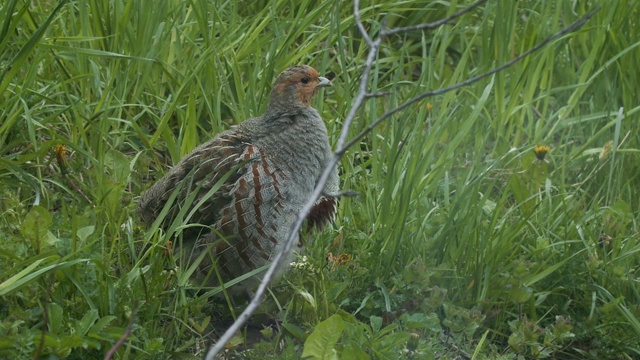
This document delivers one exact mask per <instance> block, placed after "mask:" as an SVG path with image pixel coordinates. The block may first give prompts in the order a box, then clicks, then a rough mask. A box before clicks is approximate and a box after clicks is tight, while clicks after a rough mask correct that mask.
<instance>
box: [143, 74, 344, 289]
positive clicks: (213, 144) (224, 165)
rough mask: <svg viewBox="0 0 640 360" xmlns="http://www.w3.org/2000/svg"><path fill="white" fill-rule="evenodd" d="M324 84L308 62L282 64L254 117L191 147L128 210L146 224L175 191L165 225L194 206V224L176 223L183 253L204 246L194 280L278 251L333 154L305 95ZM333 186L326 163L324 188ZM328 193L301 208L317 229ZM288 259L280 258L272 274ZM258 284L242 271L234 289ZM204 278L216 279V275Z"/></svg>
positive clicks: (227, 273)
mask: <svg viewBox="0 0 640 360" xmlns="http://www.w3.org/2000/svg"><path fill="white" fill-rule="evenodd" d="M330 85H331V82H330V81H329V80H327V79H326V78H324V77H321V76H319V74H318V72H317V71H316V70H315V69H313V68H312V67H310V66H295V67H292V68H290V69H287V70H285V71H284V72H282V73H281V74H280V75H279V76H278V78H277V79H276V81H275V84H274V86H273V88H272V90H271V95H270V99H269V104H268V106H267V109H266V112H265V113H264V115H263V116H261V117H256V118H250V119H247V120H245V121H244V122H242V123H241V124H239V125H236V126H234V127H232V128H231V129H229V130H227V131H224V132H222V133H220V134H218V135H217V136H216V137H214V138H213V139H212V140H209V141H208V142H206V143H204V144H202V145H200V146H198V147H197V148H195V149H194V150H193V151H192V152H191V153H190V154H188V155H186V156H185V157H184V158H183V159H182V160H180V162H178V164H177V165H175V166H174V167H173V168H172V169H170V170H169V171H168V172H167V174H166V175H165V176H164V177H163V178H162V179H160V180H159V181H158V182H156V183H155V184H154V185H153V186H152V187H151V188H150V189H149V190H148V191H147V192H146V193H145V194H144V195H143V196H142V197H141V199H140V201H139V203H138V208H137V212H138V214H139V216H140V218H141V219H142V221H143V222H144V223H145V224H146V225H147V226H149V225H150V224H152V223H153V222H154V221H155V220H156V219H157V218H158V216H159V215H160V213H161V212H162V210H163V208H164V207H165V205H166V204H167V202H168V201H169V200H170V198H172V194H173V193H174V191H176V192H177V195H174V201H173V203H172V205H170V209H169V210H168V213H167V215H166V216H165V218H164V219H163V220H162V222H161V227H163V228H164V229H165V230H166V229H167V228H168V227H169V226H170V225H171V223H172V222H173V220H174V219H175V217H176V216H177V215H178V213H179V212H180V211H181V209H182V210H183V211H182V213H183V214H190V213H192V214H193V215H192V216H191V218H190V219H189V221H188V223H189V224H200V225H202V226H192V227H187V228H186V229H185V231H184V241H183V247H182V248H181V249H180V250H181V251H182V253H183V258H189V257H190V258H191V259H195V258H197V257H198V256H200V255H201V254H202V252H203V251H206V252H207V254H206V255H204V256H203V260H202V262H201V263H200V264H199V266H198V268H197V271H196V273H197V276H196V278H197V279H204V278H205V277H206V278H208V279H217V276H216V275H215V273H209V272H210V270H211V269H212V266H213V265H215V266H217V267H218V269H219V270H220V274H221V276H222V279H223V280H224V281H228V280H230V279H233V278H236V277H238V276H240V275H242V274H245V273H247V272H249V271H252V270H254V269H257V268H259V267H261V266H263V265H265V264H267V263H269V262H270V261H271V260H272V259H273V257H275V255H276V254H277V252H278V251H280V250H281V248H282V247H283V245H284V242H285V240H286V238H287V237H288V235H289V232H290V231H291V229H292V227H293V224H294V222H295V219H296V216H297V213H298V212H299V211H300V210H301V208H302V206H303V205H304V203H305V202H306V201H308V199H309V197H310V195H311V193H312V191H313V189H314V187H315V186H316V184H317V182H318V179H319V177H320V175H321V173H322V171H323V170H324V168H325V166H326V164H327V163H328V161H329V159H330V158H331V156H332V152H331V147H330V145H329V140H328V136H327V128H326V126H325V124H324V122H323V121H322V118H321V117H320V115H319V114H318V111H317V110H316V109H314V108H312V107H311V104H310V102H311V98H312V97H313V95H314V94H315V93H316V91H317V90H318V89H319V88H320V87H324V86H330ZM338 189H339V179H338V174H337V172H336V171H335V170H334V172H333V174H332V176H331V177H330V178H329V181H328V183H327V185H326V186H325V189H324V193H325V194H331V193H335V192H337V191H338ZM336 202H337V199H336V198H335V197H333V196H322V197H321V198H320V199H319V200H318V201H317V202H316V204H315V206H314V208H313V210H312V211H311V213H310V214H309V216H308V217H307V228H308V229H310V228H313V227H315V228H318V229H321V228H322V227H324V226H325V225H327V224H329V223H330V222H332V221H333V219H334V217H335V212H336V205H337V203H336ZM199 203H201V204H200V205H199V207H198V208H197V209H195V207H196V205H198V204H199ZM184 207H187V209H183V208H184ZM184 210H186V212H185V211H184ZM194 229H197V231H196V230H194ZM296 240H297V239H296ZM296 243H298V246H300V244H299V241H296ZM291 260H292V257H291V256H290V257H289V258H288V259H285V261H284V262H283V265H281V266H280V267H279V268H278V272H277V275H278V276H279V275H281V274H282V273H283V272H284V270H285V269H286V265H284V264H289V263H290V261H291ZM257 283H258V281H257V279H256V278H254V279H253V280H247V281H245V282H243V284H242V285H241V286H240V288H244V289H251V288H253V287H255V286H256V285H257ZM206 284H208V285H211V286H213V285H218V284H217V281H216V280H208V281H207V282H206Z"/></svg>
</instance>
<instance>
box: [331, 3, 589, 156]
mask: <svg viewBox="0 0 640 360" xmlns="http://www.w3.org/2000/svg"><path fill="white" fill-rule="evenodd" d="M599 10H600V6H598V7H596V8H595V9H593V10H591V11H589V12H588V13H587V14H586V15H584V16H583V17H581V18H580V19H578V21H576V22H574V23H573V24H571V25H569V26H567V27H566V28H564V29H562V30H561V31H559V32H557V33H555V34H553V35H551V36H549V37H548V38H546V39H544V40H543V41H542V42H541V43H539V44H537V45H536V46H534V47H532V48H531V49H529V50H527V51H525V52H524V53H522V54H520V55H519V56H516V57H515V58H513V59H511V60H510V61H508V62H506V63H504V64H503V65H501V66H498V67H496V68H493V69H491V70H489V71H487V72H485V73H482V74H480V75H477V76H474V77H472V78H469V79H467V80H465V81H462V82H459V83H457V84H455V85H452V86H449V87H445V88H442V89H438V90H433V91H427V92H424V93H422V94H420V95H418V96H416V97H413V98H411V99H410V100H408V101H407V102H405V103H404V104H402V105H400V106H398V107H395V108H393V109H391V110H389V111H387V112H386V113H384V114H382V116H380V117H379V118H377V119H376V120H375V121H374V122H372V123H371V124H369V126H367V127H366V128H365V129H364V130H362V131H361V132H360V133H359V134H358V135H356V136H355V137H354V138H353V139H351V141H349V142H348V143H347V144H346V145H345V146H344V148H338V149H337V150H336V152H337V153H341V154H343V153H344V152H345V151H346V150H347V149H348V148H350V147H351V146H353V145H354V144H355V143H357V142H358V141H359V140H361V139H362V138H363V137H364V136H365V135H367V134H368V133H369V132H371V130H373V129H374V128H375V127H376V126H378V124H380V123H381V122H382V121H384V120H385V119H387V118H388V117H390V116H391V115H393V114H395V113H397V112H399V111H401V110H404V109H406V108H407V107H409V106H411V105H412V104H415V103H416V102H418V101H420V100H422V99H424V98H426V97H429V96H436V95H441V94H444V93H448V92H449V91H453V90H457V89H460V88H462V87H465V86H467V85H470V84H473V83H475V82H477V81H480V80H482V79H484V78H486V77H488V76H491V75H493V74H495V73H498V72H500V71H502V70H504V69H506V68H508V67H511V66H513V65H514V64H516V63H518V62H519V61H520V60H522V59H524V58H525V57H527V56H529V55H531V54H532V53H534V52H536V51H538V50H540V49H541V48H543V47H544V46H546V45H547V44H549V43H550V42H552V41H553V40H555V39H557V38H560V37H562V36H564V35H566V34H569V33H571V32H574V31H576V30H577V29H578V28H580V27H581V26H582V25H584V24H585V23H586V22H587V21H588V20H589V19H590V18H591V17H593V15H595V14H596V13H597V12H598V11H599Z"/></svg>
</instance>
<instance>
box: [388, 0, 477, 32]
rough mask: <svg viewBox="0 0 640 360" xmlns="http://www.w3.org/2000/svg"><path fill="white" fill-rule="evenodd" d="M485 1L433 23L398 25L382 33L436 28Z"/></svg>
mask: <svg viewBox="0 0 640 360" xmlns="http://www.w3.org/2000/svg"><path fill="white" fill-rule="evenodd" d="M485 2H487V0H478V1H476V2H475V3H473V4H471V5H469V6H467V7H466V8H464V9H462V10H460V11H458V12H456V13H453V14H451V15H449V16H447V17H446V18H443V19H440V20H438V21H434V22H432V23H426V24H418V25H413V26H405V27H398V28H393V29H389V30H383V31H382V32H381V34H380V35H381V36H383V37H384V36H389V35H394V34H398V33H404V32H409V31H417V30H428V29H436V28H439V27H440V26H442V25H446V24H449V23H451V20H453V19H457V18H459V17H460V16H462V15H464V14H466V13H468V12H470V11H471V10H473V9H475V8H477V7H478V6H480V5H482V4H484V3H485Z"/></svg>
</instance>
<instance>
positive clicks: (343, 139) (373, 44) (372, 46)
mask: <svg viewBox="0 0 640 360" xmlns="http://www.w3.org/2000/svg"><path fill="white" fill-rule="evenodd" d="M485 1H486V0H479V1H477V2H475V3H473V4H472V5H470V6H469V7H467V8H465V9H463V10H461V11H458V12H456V13H454V14H452V15H451V16H449V17H447V18H445V19H442V20H439V21H437V22H434V23H430V24H421V25H416V26H409V27H404V28H395V29H391V30H384V29H383V30H382V31H381V32H380V33H379V35H378V36H377V37H376V38H375V39H371V37H370V36H369V34H368V33H367V31H366V29H365V27H364V25H363V24H362V21H361V19H360V1H359V0H354V11H353V13H354V18H355V21H356V23H357V25H358V29H360V32H361V34H362V37H363V38H364V39H365V41H366V42H367V44H368V45H369V53H368V55H367V59H366V61H365V65H364V68H363V70H362V77H361V80H360V86H359V87H358V93H357V94H356V97H355V99H354V101H353V104H352V105H351V109H350V110H349V113H348V114H347V117H346V118H345V121H344V124H343V126H342V131H341V132H340V137H339V138H338V143H337V145H336V151H335V153H334V156H333V157H332V158H331V159H330V161H329V163H328V164H327V166H326V167H325V169H324V172H323V173H322V175H321V177H320V179H318V183H317V185H316V187H315V189H314V191H313V194H312V195H311V196H310V197H309V200H308V201H307V203H306V204H305V206H304V207H303V208H302V210H300V212H299V213H298V215H297V217H296V222H295V224H294V225H293V227H292V229H291V232H290V233H289V237H288V238H287V240H286V243H285V245H284V247H283V248H282V250H281V251H280V252H279V253H278V254H277V255H276V257H275V258H274V260H273V263H272V264H271V266H270V267H269V269H268V270H267V271H266V273H265V274H264V277H263V280H262V282H261V283H260V286H259V287H258V289H257V290H256V293H255V296H254V298H253V299H252V300H251V302H250V303H249V305H248V306H247V308H246V309H245V310H244V311H243V312H242V313H241V314H240V315H239V316H238V318H237V319H236V321H235V322H234V323H233V324H232V325H231V326H230V327H229V328H228V329H227V331H226V332H225V333H224V334H223V335H222V337H220V339H219V340H218V342H217V343H216V344H215V345H214V346H213V347H211V348H210V349H209V351H208V352H207V355H206V357H205V359H206V360H213V359H214V357H215V356H216V355H217V354H218V353H219V352H220V351H222V349H223V348H224V345H225V344H226V343H227V342H228V341H229V340H230V339H231V338H232V337H233V335H234V334H235V333H236V332H237V331H238V330H240V328H241V327H242V326H243V325H244V323H245V322H246V321H247V320H248V319H249V316H251V314H253V312H254V311H255V310H256V309H257V308H258V306H259V305H260V302H261V299H262V297H263V296H264V293H265V291H266V288H267V286H268V285H269V283H270V282H271V280H272V278H273V274H274V273H275V270H276V268H277V267H278V264H279V263H280V262H281V261H282V259H283V258H284V257H285V255H287V254H289V252H290V251H291V247H292V246H293V243H294V242H295V239H296V235H297V234H298V232H299V231H300V229H301V227H302V224H303V223H304V220H305V218H306V217H307V215H308V214H309V212H310V211H311V209H312V208H313V206H314V204H315V202H316V200H317V199H318V198H319V197H320V196H321V195H322V194H323V189H324V187H325V185H326V183H327V180H328V179H329V176H330V175H331V173H332V172H333V171H334V169H335V166H337V164H338V161H340V159H341V158H342V156H343V155H344V153H345V152H346V150H347V149H349V148H350V147H351V146H353V145H354V144H355V143H357V142H358V141H359V140H360V139H362V138H363V137H364V136H365V135H366V134H368V133H369V132H371V130H373V128H375V127H376V126H377V125H378V124H380V123H381V122H382V121H384V120H385V119H387V118H388V117H390V116H391V115H393V114H395V113H397V112H399V111H401V110H403V109H405V108H407V107H408V106H410V105H412V104H414V103H416V102H418V101H420V100H421V99H424V98H426V97H429V96H434V95H439V94H444V93H446V92H449V91H453V90H456V89H459V88H461V87H463V86H467V85H469V84H472V83H475V82H477V81H479V80H481V79H483V78H485V77H487V76H491V75H493V74H495V73H497V72H499V71H502V70H504V69H506V68H508V67H510V66H512V65H513V64H515V63H517V62H518V61H520V60H522V59H523V58H525V57H526V56H528V55H531V54H532V53H534V52H536V51H538V50H540V49H541V48H542V47H544V46H545V45H547V44H548V43H550V42H551V41H553V40H555V39H557V38H559V37H561V36H563V35H566V34H568V33H571V32H573V31H575V30H577V29H578V28H580V27H581V26H582V25H584V24H585V23H586V22H587V21H588V20H589V19H590V18H591V17H592V16H593V15H594V14H595V13H596V12H597V11H598V10H599V9H600V8H599V7H598V8H596V9H594V10H592V11H590V12H589V13H587V14H586V15H585V16H583V17H582V18H580V19H579V20H578V21H576V22H575V23H573V24H571V25H569V26H568V27H566V28H564V29H562V30H561V31H559V32H557V33H555V34H553V35H551V36H549V37H548V38H546V39H545V40H543V41H542V42H541V43H539V44H538V45H536V46H534V47H532V48H531V49H529V50H527V51H525V52H524V53H522V54H521V55H519V56H517V57H515V58H514V59H512V60H511V61H509V62H507V63H505V64H503V65H501V66H498V67H496V68H494V69H492V70H489V71H487V72H486V73H483V74H480V75H478V76H475V77H473V78H470V79H468V80H465V81H463V82H460V83H458V84H456V85H453V86H449V87H446V88H442V89H439V90H435V91H428V92H424V93H422V94H420V95H418V96H416V97H413V98H411V99H410V100H408V101H407V102H405V103H404V104H402V105H400V106H398V107H396V108H394V109H392V110H389V111H387V112H386V113H384V114H383V115H382V116H380V117H379V118H378V119H376V120H375V121H374V122H373V123H371V124H370V125H369V126H368V127H367V128H365V129H364V130H363V131H362V132H360V133H359V134H358V135H356V136H355V138H353V139H351V141H349V142H347V136H348V135H349V129H350V128H351V124H352V123H353V121H354V119H355V117H356V114H357V112H358V110H359V109H360V107H361V106H362V104H363V103H364V101H365V100H367V99H369V98H372V97H375V95H374V96H372V94H371V93H369V92H368V91H367V85H368V83H369V76H370V73H371V68H372V66H373V63H374V61H375V59H376V55H377V53H378V49H379V47H380V44H381V42H382V39H383V38H384V37H385V36H389V35H392V34H398V33H402V32H407V31H414V30H422V29H431V28H434V27H437V26H441V25H444V24H446V23H448V22H449V21H451V20H452V19H454V18H457V17H460V16H461V15H463V14H466V13H468V12H469V11H471V10H473V9H474V8H476V7H478V6H479V5H480V4H482V3H483V2H485ZM434 24H435V25H434Z"/></svg>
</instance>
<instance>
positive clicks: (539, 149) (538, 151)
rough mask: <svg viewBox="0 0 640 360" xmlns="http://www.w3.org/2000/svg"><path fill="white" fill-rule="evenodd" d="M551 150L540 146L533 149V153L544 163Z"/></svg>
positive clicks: (545, 146)
mask: <svg viewBox="0 0 640 360" xmlns="http://www.w3.org/2000/svg"><path fill="white" fill-rule="evenodd" d="M549 150H551V148H550V147H548V146H547V145H538V146H536V147H534V148H533V152H534V153H535V154H536V158H537V159H538V160H540V161H544V157H545V156H547V153H548V152H549Z"/></svg>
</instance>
